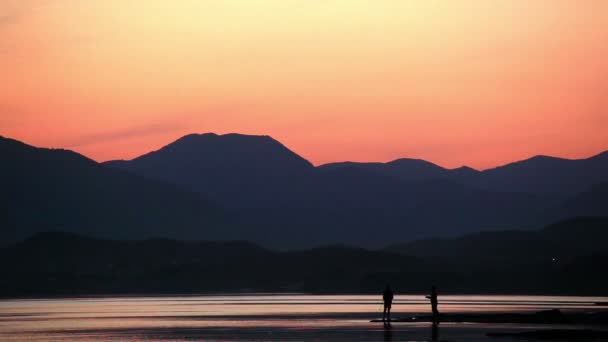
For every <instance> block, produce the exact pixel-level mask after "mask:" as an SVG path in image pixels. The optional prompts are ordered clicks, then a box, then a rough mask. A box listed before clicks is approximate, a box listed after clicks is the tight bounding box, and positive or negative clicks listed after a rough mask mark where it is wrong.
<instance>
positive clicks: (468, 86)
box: [0, 0, 608, 168]
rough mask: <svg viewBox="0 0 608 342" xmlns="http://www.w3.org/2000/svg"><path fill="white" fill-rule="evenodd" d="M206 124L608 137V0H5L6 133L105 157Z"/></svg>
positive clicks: (304, 144) (403, 140)
mask: <svg viewBox="0 0 608 342" xmlns="http://www.w3.org/2000/svg"><path fill="white" fill-rule="evenodd" d="M192 132H199V133H200V132H216V133H227V132H239V133H247V134H267V135H271V136H273V137H275V138H276V139H278V140H280V141H281V142H283V143H284V144H285V145H287V146H288V147H289V148H291V149H292V150H294V151H295V152H297V153H299V154H301V155H302V156H304V157H305V158H307V159H309V160H311V161H312V162H313V163H315V164H319V163H324V162H330V161H339V160H358V161H387V160H391V159H395V158H399V157H413V158H423V159H426V160H430V161H433V162H436V163H438V164H440V165H442V166H446V167H457V166H460V165H463V164H467V165H470V166H473V167H477V168H487V167H491V166H495V165H498V164H501V163H505V162H509V161H512V160H515V159H523V158H526V157H529V156H532V155H535V154H550V155H557V156H563V157H572V158H580V157H587V156H590V155H593V154H595V153H598V152H600V151H603V150H606V149H608V133H607V132H608V1H604V0H584V1H575V0H568V1H566V0H537V1H535V0H505V1H498V0H496V1H493V0H479V1H473V0H469V1H464V0H462V1H460V0H452V1H439V0H437V1H434V0H418V1H416V0H408V1H405V0H365V1H364V0H200V1H195V0H184V1H179V0H174V1H169V0H146V1H139V0H86V1H85V0H0V135H3V136H8V137H12V138H16V139H19V140H23V141H25V142H27V143H30V144H33V145H37V146H45V147H64V148H70V149H73V150H76V151H78V152H81V153H83V154H85V155H87V156H89V157H92V158H93V159H96V160H99V161H102V160H108V159H116V158H132V157H135V156H137V155H139V154H142V153H144V152H147V151H150V150H152V149H157V148H159V147H160V146H162V145H165V144H167V143H169V142H170V141H172V140H174V139H176V138H178V137H179V136H181V135H183V134H186V133H192Z"/></svg>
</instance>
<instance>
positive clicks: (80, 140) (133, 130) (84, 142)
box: [64, 122, 186, 148]
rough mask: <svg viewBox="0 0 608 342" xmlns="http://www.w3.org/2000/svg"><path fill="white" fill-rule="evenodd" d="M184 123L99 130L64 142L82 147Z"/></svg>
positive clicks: (178, 127)
mask: <svg viewBox="0 0 608 342" xmlns="http://www.w3.org/2000/svg"><path fill="white" fill-rule="evenodd" d="M185 128H186V127H185V126H184V125H181V124H178V123H166V122H165V123H152V124H148V125H141V126H132V127H128V128H125V129H121V130H116V131H108V132H99V133H92V134H86V135H81V136H78V137H76V138H74V139H70V141H68V142H67V143H65V144H64V147H66V148H74V147H82V146H88V145H94V144H100V143H105V142H109V141H116V140H123V139H128V138H135V137H143V136H149V135H156V134H162V133H168V132H174V131H178V130H181V129H185Z"/></svg>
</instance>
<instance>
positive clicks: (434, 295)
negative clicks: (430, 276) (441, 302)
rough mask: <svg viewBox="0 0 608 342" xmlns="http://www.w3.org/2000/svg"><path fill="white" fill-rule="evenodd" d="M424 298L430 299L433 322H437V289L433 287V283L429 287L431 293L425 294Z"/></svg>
mask: <svg viewBox="0 0 608 342" xmlns="http://www.w3.org/2000/svg"><path fill="white" fill-rule="evenodd" d="M426 298H428V299H430V300H431V308H432V309H433V322H438V321H439V310H437V289H435V285H433V286H432V287H431V294H430V295H428V296H426Z"/></svg>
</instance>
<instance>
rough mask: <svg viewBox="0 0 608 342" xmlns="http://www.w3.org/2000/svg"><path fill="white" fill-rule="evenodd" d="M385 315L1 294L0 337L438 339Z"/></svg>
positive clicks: (518, 302)
mask: <svg viewBox="0 0 608 342" xmlns="http://www.w3.org/2000/svg"><path fill="white" fill-rule="evenodd" d="M606 301H608V298H605V297H549V296H442V297H441V298H440V305H441V308H442V311H444V312H498V311H502V312H507V311H509V312H513V311H521V312H523V311H538V310H544V309H552V308H559V309H566V310H581V309H582V310H584V309H597V306H595V305H594V303H595V302H606ZM417 313H418V314H419V313H430V305H429V304H428V301H427V300H425V298H424V296H423V295H407V296H406V295H397V296H396V297H395V301H394V303H393V317H394V318H396V317H400V316H401V317H403V316H406V315H410V314H417ZM381 316H382V298H380V297H379V296H312V295H297V294H291V295H283V294H282V295H204V296H156V297H155V296H147V297H88V298H57V299H21V300H2V301H0V340H2V341H22V340H33V339H38V340H57V341H59V340H61V341H84V340H91V339H93V340H99V339H103V340H107V341H114V340H116V341H121V340H125V339H128V340H132V341H143V340H145V341H161V340H166V339H171V340H174V341H181V340H186V339H191V338H195V339H205V340H214V339H216V340H222V341H239V340H251V339H258V340H267V341H281V340H288V341H289V340H294V339H296V340H298V339H297V338H296V337H294V336H300V340H302V339H303V338H301V337H302V336H308V337H309V338H311V339H315V340H319V341H332V340H333V341H373V340H376V341H377V340H379V339H380V340H384V341H396V340H403V339H406V340H410V341H415V340H425V341H428V340H429V333H430V340H431V341H438V340H439V326H437V325H431V326H429V325H428V323H419V324H416V323H412V324H410V323H408V324H405V323H400V324H393V326H392V327H388V328H384V327H383V326H382V324H378V323H370V322H369V320H370V319H374V318H380V317H381ZM486 328H488V325H485V326H484V329H486ZM475 329H477V330H475ZM478 330H479V325H470V326H469V325H442V335H443V336H442V339H455V338H454V334H456V335H458V334H460V335H458V336H461V335H462V334H473V333H474V334H478V335H479V336H482V337H483V336H485V335H484V334H483V333H481V332H480V331H478ZM484 331H485V330H484ZM380 335H382V337H380ZM397 337H399V338H397ZM304 339H306V338H304ZM482 340H483V339H482Z"/></svg>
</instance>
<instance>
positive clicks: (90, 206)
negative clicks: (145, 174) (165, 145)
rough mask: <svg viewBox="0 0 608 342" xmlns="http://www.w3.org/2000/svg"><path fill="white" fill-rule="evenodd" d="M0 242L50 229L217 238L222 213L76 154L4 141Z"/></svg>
mask: <svg viewBox="0 0 608 342" xmlns="http://www.w3.org/2000/svg"><path fill="white" fill-rule="evenodd" d="M0 164H1V165H2V168H0V188H1V189H2V191H1V192H0V226H1V227H2V233H1V234H0V235H1V239H4V240H14V239H20V238H23V237H26V236H29V235H30V234H32V233H34V232H37V231H44V230H49V229H54V230H62V231H71V232H79V233H86V234H92V235H95V236H106V237H113V238H126V237H131V238H133V237H137V238H142V237H146V236H148V237H149V236H166V237H180V238H203V237H204V238H217V237H220V236H221V235H223V234H224V232H222V231H221V230H219V228H220V226H222V221H223V218H222V217H221V216H222V210H221V209H220V208H219V207H218V206H216V205H214V204H212V203H211V202H209V201H207V200H204V199H203V198H202V196H201V194H199V193H195V192H192V191H189V190H185V189H180V188H178V187H177V186H176V185H173V184H170V183H163V182H157V181H151V180H146V179H143V178H141V177H139V176H135V175H132V174H130V173H127V172H124V171H121V170H116V169H113V168H108V167H105V166H103V165H100V164H97V163H96V162H94V161H92V160H90V159H88V158H86V157H83V156H82V155H79V154H77V153H75V152H72V151H67V150H53V149H44V148H35V147H32V146H29V145H26V144H23V143H21V142H18V141H15V140H12V139H6V138H1V137H0Z"/></svg>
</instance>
